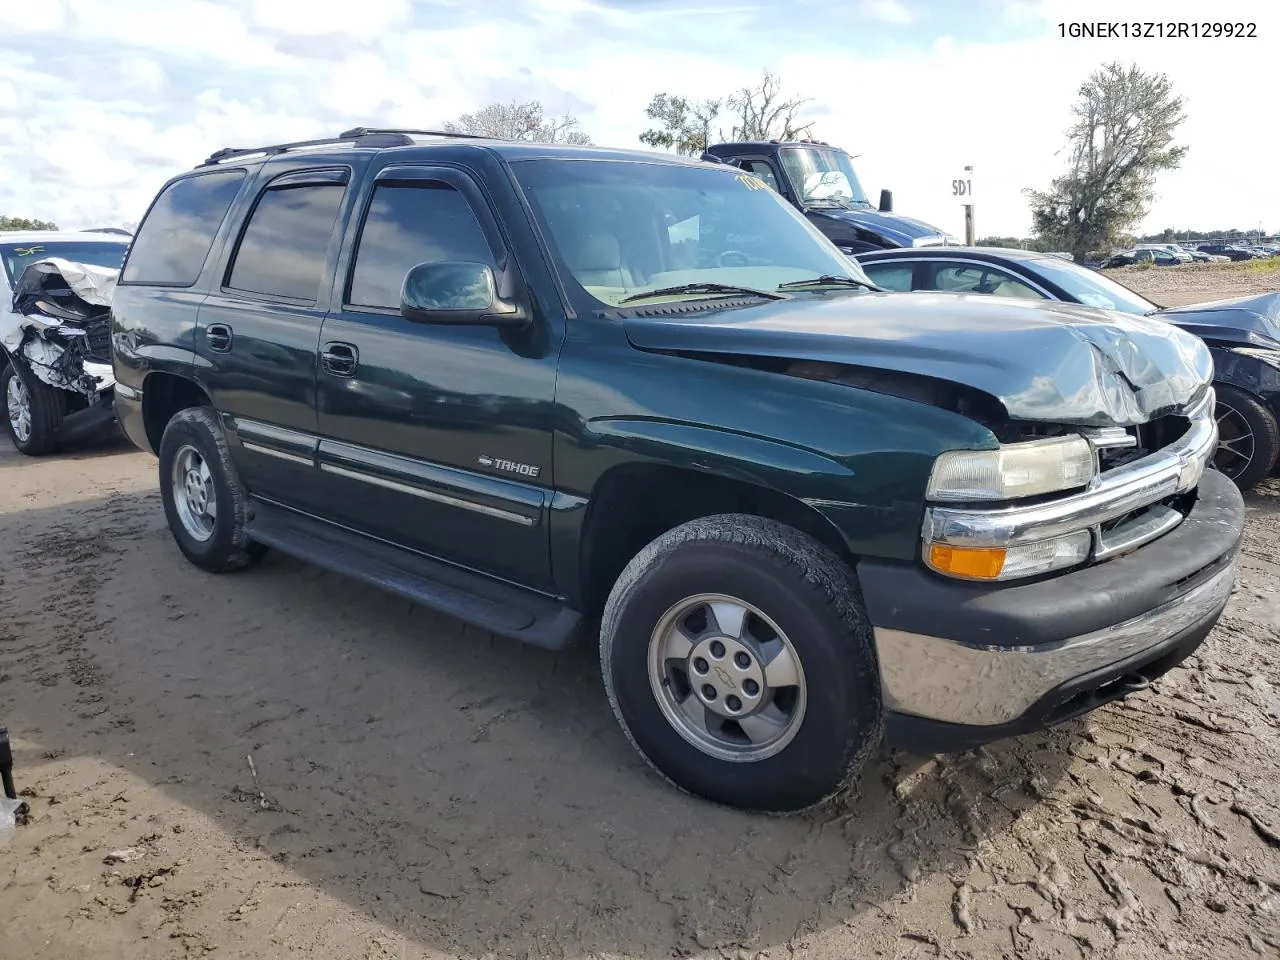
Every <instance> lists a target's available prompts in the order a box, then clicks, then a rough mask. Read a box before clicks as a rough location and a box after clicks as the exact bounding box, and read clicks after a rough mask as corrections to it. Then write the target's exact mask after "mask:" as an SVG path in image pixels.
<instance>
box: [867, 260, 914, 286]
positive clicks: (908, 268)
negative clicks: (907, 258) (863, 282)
mask: <svg viewBox="0 0 1280 960" xmlns="http://www.w3.org/2000/svg"><path fill="white" fill-rule="evenodd" d="M862 269H863V271H864V272H865V273H866V275H867V276H868V277H870V278H871V282H872V283H875V284H876V285H877V286H881V287H884V288H885V289H886V290H898V291H901V292H903V293H905V292H907V291H909V290H910V289H911V275H912V273H913V272H914V269H915V268H914V267H913V266H912V264H909V263H906V264H902V263H864V264H862Z"/></svg>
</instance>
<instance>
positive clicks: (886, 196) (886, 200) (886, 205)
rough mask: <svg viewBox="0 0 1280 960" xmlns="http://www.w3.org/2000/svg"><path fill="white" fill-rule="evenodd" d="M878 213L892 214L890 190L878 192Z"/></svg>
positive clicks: (891, 194)
mask: <svg viewBox="0 0 1280 960" xmlns="http://www.w3.org/2000/svg"><path fill="white" fill-rule="evenodd" d="M880 212H881V213H893V191H892V190H881V191H880Z"/></svg>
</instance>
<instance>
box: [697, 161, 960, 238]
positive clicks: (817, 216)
mask: <svg viewBox="0 0 1280 960" xmlns="http://www.w3.org/2000/svg"><path fill="white" fill-rule="evenodd" d="M703 158H704V159H711V160H717V161H720V162H723V163H732V164H733V165H734V166H737V167H741V168H742V169H743V170H746V171H747V172H749V173H752V174H754V175H755V176H757V177H759V178H760V179H761V180H763V181H764V182H765V183H767V184H768V185H769V186H770V187H772V188H773V189H774V190H776V191H778V193H780V194H782V195H783V196H784V197H786V198H787V199H788V200H789V201H791V203H793V204H795V205H796V207H798V208H799V209H801V210H803V211H804V214H805V216H806V217H808V218H809V220H810V221H811V222H812V223H813V225H814V226H816V227H817V228H818V229H819V230H821V231H822V232H823V233H824V234H826V236H827V237H828V238H830V239H831V241H832V242H833V243H835V245H836V246H838V247H839V248H840V249H841V250H843V251H844V252H845V253H849V254H855V253H866V252H867V251H870V250H884V249H892V248H895V247H924V246H933V245H937V244H958V243H959V242H960V241H959V240H957V239H956V238H955V237H953V236H951V235H950V234H948V233H946V232H945V231H943V230H939V229H938V228H937V227H935V226H933V224H930V223H925V222H924V221H923V220H915V219H913V218H911V217H904V216H901V215H899V214H896V213H894V212H893V194H892V193H891V192H890V191H888V190H881V191H880V205H879V206H878V207H876V206H872V204H871V201H870V200H868V199H867V196H866V194H865V193H864V192H863V190H862V184H861V183H860V182H859V181H858V174H857V172H856V171H855V170H854V168H853V160H852V158H851V157H850V156H849V154H848V153H847V152H845V151H844V150H842V149H840V148H839V147H833V146H831V145H830V144H828V143H824V142H822V141H819V140H789V141H783V140H769V141H755V142H749V143H717V144H713V145H712V146H710V147H708V148H707V151H706V152H705V153H704V154H703Z"/></svg>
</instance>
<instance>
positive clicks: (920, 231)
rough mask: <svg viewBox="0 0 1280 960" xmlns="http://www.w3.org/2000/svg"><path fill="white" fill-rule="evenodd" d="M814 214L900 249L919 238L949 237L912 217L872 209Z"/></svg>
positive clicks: (820, 210)
mask: <svg viewBox="0 0 1280 960" xmlns="http://www.w3.org/2000/svg"><path fill="white" fill-rule="evenodd" d="M814 212H815V213H820V214H822V215H823V216H827V217H832V218H833V219H836V220H844V221H846V222H848V223H852V224H853V225H854V226H858V227H862V228H863V229H864V230H870V231H871V232H872V233H877V234H879V235H880V236H882V237H887V238H888V239H890V240H892V241H893V242H894V243H896V244H898V246H900V247H909V246H911V241H912V240H917V239H919V238H921V237H948V236H949V235H948V234H947V232H946V231H945V230H939V229H938V228H937V227H935V226H934V225H933V224H931V223H925V222H924V221H923V220H915V219H913V218H912V217H902V216H899V215H898V214H896V213H881V212H880V211H879V210H877V209H875V208H874V207H854V208H853V209H851V210H839V209H831V210H828V209H826V208H819V209H817V210H815V211H814ZM950 239H954V238H950Z"/></svg>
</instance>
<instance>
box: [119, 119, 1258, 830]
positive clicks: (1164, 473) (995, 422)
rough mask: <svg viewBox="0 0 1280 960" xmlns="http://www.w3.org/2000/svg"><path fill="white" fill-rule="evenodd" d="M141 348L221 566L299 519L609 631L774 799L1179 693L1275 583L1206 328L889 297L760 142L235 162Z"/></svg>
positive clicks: (813, 796) (147, 313) (172, 506)
mask: <svg viewBox="0 0 1280 960" xmlns="http://www.w3.org/2000/svg"><path fill="white" fill-rule="evenodd" d="M762 237H763V238H767V239H768V242H767V243H762V242H760V238H762ZM112 346H113V351H114V369H115V375H116V380H117V386H116V408H117V412H118V415H119V418H120V420H121V423H122V424H123V426H124V428H125V430H126V432H127V433H128V434H129V436H130V437H131V438H132V439H133V441H134V442H135V443H136V444H138V445H139V446H140V447H142V448H144V449H147V450H150V451H152V452H154V453H155V454H156V455H157V457H158V459H159V480H160V488H161V492H162V494H163V502H164V509H165V512H166V515H167V517H168V522H169V526H170V529H171V530H172V533H173V537H174V539H175V540H176V541H177V545H178V547H179V548H180V549H181V551H182V552H183V553H184V554H185V555H186V557H187V558H188V559H189V560H190V561H191V562H192V563H194V564H196V565H197V566H200V567H203V568H205V569H207V570H213V571H230V570H236V569H239V568H242V567H246V566H248V565H250V564H252V563H253V562H255V561H256V560H258V559H259V558H260V557H262V555H263V554H264V552H265V551H266V550H267V549H269V548H275V549H277V550H280V551H283V552H285V553H288V554H292V555H295V556H297V557H301V558H304V559H306V560H308V561H311V562H313V563H316V564H318V565H321V566H323V567H326V568H329V569H332V570H335V571H338V572H341V573H343V574H346V575H349V576H351V577H355V578H359V579H362V580H365V581H369V582H372V583H375V584H378V585H380V586H382V587H385V588H386V589H387V590H390V591H394V592H396V593H398V594H401V595H403V596H405V597H408V598H411V599H412V600H414V601H416V602H419V603H422V604H424V605H427V606H429V607H432V608H434V609H437V610H440V611H444V612H446V613H449V614H452V615H454V616H456V617H458V618H460V619H462V620H464V621H467V622H469V623H472V624H475V625H478V626H480V627H482V628H484V629H486V630H489V631H491V632H493V633H495V634H500V635H503V636H506V637H512V638H515V639H517V640H523V641H528V642H530V643H533V644H538V645H541V646H544V647H549V648H559V647H562V646H563V645H565V644H566V643H568V642H570V641H571V640H572V639H573V638H574V637H575V636H577V635H580V634H583V633H588V634H594V633H596V632H598V635H599V644H600V660H601V666H602V669H603V675H604V684H605V687H606V689H607V691H608V694H609V699H610V701H611V702H612V704H613V708H614V711H615V713H616V714H617V717H618V720H619V721H620V723H621V724H622V727H623V729H624V730H625V731H626V733H627V735H628V737H629V738H630V739H631V741H632V742H633V743H634V744H635V746H636V747H637V749H639V751H640V752H641V753H642V754H643V755H644V756H645V757H646V758H647V759H648V760H649V761H650V762H651V763H652V764H653V766H654V767H656V768H657V769H658V770H659V771H660V772H661V773H662V774H664V775H665V776H666V777H667V778H669V779H670V780H671V781H673V782H674V783H676V784H677V785H679V786H680V787H683V788H685V789H687V790H689V791H692V792H694V793H696V794H699V795H701V796H704V797H707V798H710V799H713V800H716V801H720V802H724V803H728V804H732V805H736V806H741V807H745V808H750V809H760V810H773V811H785V810H797V809H802V808H804V807H807V806H810V805H812V804H815V803H817V802H819V801H821V800H823V799H824V798H826V797H828V796H830V795H831V794H833V793H834V792H835V791H837V790H839V789H840V787H841V786H842V785H843V784H845V783H846V782H847V781H848V780H849V779H850V778H851V777H853V776H854V775H855V774H856V773H857V772H858V770H859V768H860V767H861V766H862V765H863V764H864V763H865V762H866V760H867V759H868V758H869V757H871V756H872V755H873V754H874V752H875V751H876V750H877V749H878V748H879V747H880V745H881V743H882V742H883V741H884V740H885V739H886V737H887V739H888V740H889V742H890V743H891V744H894V745H897V746H901V747H906V748H910V749H914V750H946V749H954V748H963V747H967V746H970V745H974V744H978V743H982V742H985V741H989V740H993V739H996V738H1000V737H1005V736H1010V735H1015V734H1019V733H1023V732H1026V731H1029V730H1033V729H1036V728H1040V727H1043V726H1045V725H1048V724H1052V723H1055V722H1058V721H1060V720H1063V719H1065V718H1067V717H1071V716H1075V715H1078V714H1080V713H1082V712H1084V711H1086V710H1089V709H1091V708H1093V707H1095V706H1097V705H1099V704H1102V703H1105V702H1107V701H1108V700H1112V699H1115V698H1117V697H1120V696H1123V695H1124V694H1125V693H1126V692H1128V691H1131V690H1134V689H1138V688H1140V687H1142V686H1145V685H1146V684H1148V683H1149V682H1150V681H1151V680H1152V679H1154V678H1155V677H1157V676H1159V675H1160V674H1161V673H1163V672H1164V671H1166V670H1168V669H1169V668H1170V667H1172V666H1173V665H1175V664H1177V663H1178V662H1180V661H1181V660H1182V659H1183V658H1185V657H1186V656H1187V655H1188V654H1190V653H1191V652H1192V651H1193V650H1195V649H1196V648H1197V647H1198V646H1199V644H1200V643H1201V642H1202V641H1203V640H1204V638H1205V636H1206V635H1207V634H1208V633H1209V631H1210V629H1211V628H1212V626H1213V624H1214V623H1215V621H1216V620H1217V618H1218V616H1219V614H1220V613H1221V611H1222V609H1223V607H1224V605H1225V604H1226V602H1227V598H1228V595H1229V593H1230V591H1231V588H1232V583H1233V580H1234V578H1235V567H1236V555H1237V552H1238V550H1239V545H1240V538H1241V531H1242V523H1243V506H1242V502H1241V498H1240V494H1239V493H1238V491H1237V490H1236V488H1235V486H1234V485H1233V484H1232V483H1231V482H1230V481H1228V480H1227V479H1225V478H1224V477H1222V476H1221V475H1220V474H1218V473H1216V472H1214V471H1213V470H1211V469H1206V464H1207V462H1208V461H1209V459H1210V457H1211V456H1212V454H1213V450H1214V445H1215V440H1216V426H1215V423H1214V421H1213V418H1212V415H1211V411H1212V409H1213V394H1212V388H1211V385H1210V381H1211V378H1212V375H1213V371H1212V364H1211V361H1210V357H1209V353H1208V351H1207V349H1206V348H1205V347H1204V345H1203V344H1202V343H1201V342H1200V341H1199V340H1198V339H1196V338H1194V337H1192V336H1190V335H1188V334H1184V333H1182V332H1180V331H1178V330H1176V329H1174V328H1172V327H1170V326H1168V325H1166V324H1164V323H1161V322H1159V321H1152V320H1146V319H1144V318H1141V317H1125V316H1121V315H1118V314H1113V313H1105V312H1101V311H1097V310H1092V309H1089V308H1085V307H1073V306H1070V305H1066V304H1060V303H1030V302H1021V301H1009V300H1001V299H998V298H993V297H976V298H967V297H963V296H956V295H946V294H922V295H903V294H893V293H885V292H883V291H881V290H879V289H878V288H876V287H875V286H874V285H873V284H871V283H870V281H868V279H867V278H866V276H865V275H864V274H863V273H862V271H861V268H859V267H858V266H857V265H856V264H855V263H854V262H852V261H851V260H849V259H848V258H847V257H845V256H843V255H842V254H841V253H840V251H839V250H837V249H836V247H834V246H833V245H832V244H831V242H830V241H828V240H827V239H826V238H825V237H823V236H822V234H821V233H819V232H818V230H817V229H816V228H814V227H813V226H812V225H810V224H809V223H808V222H806V220H805V218H804V217H803V215H802V214H800V213H799V212H798V211H796V210H795V209H794V208H793V207H791V206H790V205H788V203H787V202H786V201H785V200H784V199H783V198H781V197H779V196H778V194H777V193H775V192H774V191H772V190H770V189H768V188H767V187H766V186H765V185H764V184H763V183H762V182H761V181H760V180H758V179H756V178H755V177H754V176H752V175H750V174H748V173H746V172H744V171H742V170H739V169H736V168H733V167H730V166H728V165H724V164H718V163H711V162H695V161H688V160H683V159H678V158H674V157H669V156H663V155H657V154H651V153H642V152H632V151H621V150H604V149H593V148H581V147H572V148H570V147H564V146H542V145H535V144H528V143H522V144H516V143H507V142H502V141H492V140H480V139H468V138H459V137H451V136H448V135H444V134H435V133H432V132H429V131H405V130H374V129H367V128H359V129H356V130H350V131H347V132H346V133H344V134H342V135H340V136H338V137H335V138H332V139H328V140H319V141H308V142H305V143H295V144H282V145H276V146H267V147H259V148H252V149H245V150H239V149H225V150H220V151H219V152H217V153H215V154H214V155H213V156H211V157H209V159H208V160H207V161H206V162H205V163H203V164H201V165H200V166H199V167H197V168H196V169H194V170H192V171H191V172H189V173H186V174H183V175H181V176H179V177H176V178H175V179H173V180H171V181H170V182H169V183H167V184H166V185H165V186H164V187H163V188H162V189H161V190H160V192H159V194H158V196H157V197H156V199H155V200H154V201H153V203H152V205H151V207H150V209H149V210H148V212H147V214H146V216H145V217H144V219H143V221H142V224H141V226H140V227H139V230H138V233H137V236H136V238H135V240H134V242H133V245H132V246H131V248H130V250H129V253H128V256H127V258H126V260H125V263H124V266H123V270H122V274H121V278H120V281H119V284H118V286H117V288H116V293H115V297H114V301H113V306H112Z"/></svg>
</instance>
